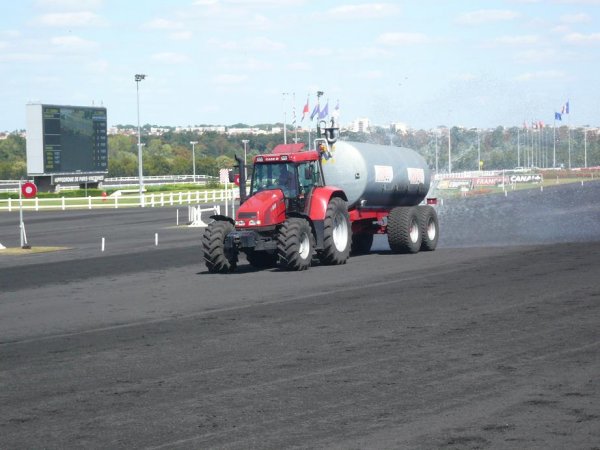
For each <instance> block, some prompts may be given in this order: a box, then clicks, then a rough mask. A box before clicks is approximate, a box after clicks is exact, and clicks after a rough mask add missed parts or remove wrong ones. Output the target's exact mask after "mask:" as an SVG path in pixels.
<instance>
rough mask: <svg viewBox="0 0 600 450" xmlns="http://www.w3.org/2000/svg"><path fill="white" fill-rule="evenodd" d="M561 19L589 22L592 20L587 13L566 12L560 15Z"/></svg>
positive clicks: (565, 21)
mask: <svg viewBox="0 0 600 450" xmlns="http://www.w3.org/2000/svg"><path fill="white" fill-rule="evenodd" d="M560 21H561V22H563V23H587V22H591V21H592V18H591V17H590V15H589V14H586V13H577V14H565V15H564V16H561V17H560Z"/></svg>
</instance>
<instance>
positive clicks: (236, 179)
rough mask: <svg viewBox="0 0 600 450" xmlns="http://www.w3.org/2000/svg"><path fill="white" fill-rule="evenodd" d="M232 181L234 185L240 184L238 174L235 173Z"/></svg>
mask: <svg viewBox="0 0 600 450" xmlns="http://www.w3.org/2000/svg"><path fill="white" fill-rule="evenodd" d="M233 182H234V183H235V185H236V186H239V185H240V174H239V173H236V174H235V176H234V177H233Z"/></svg>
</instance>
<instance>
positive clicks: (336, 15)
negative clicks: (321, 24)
mask: <svg viewBox="0 0 600 450" xmlns="http://www.w3.org/2000/svg"><path fill="white" fill-rule="evenodd" d="M399 12H400V8H399V7H398V5H395V4H393V3H361V4H357V5H342V6H337V7H335V8H331V9H330V10H328V11H327V12H326V15H327V16H328V17H329V18H331V19H336V20H344V19H360V20H364V19H378V18H382V17H389V16H391V15H395V14H397V13H399Z"/></svg>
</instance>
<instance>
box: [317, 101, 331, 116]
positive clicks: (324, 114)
mask: <svg viewBox="0 0 600 450" xmlns="http://www.w3.org/2000/svg"><path fill="white" fill-rule="evenodd" d="M328 115H329V100H327V103H325V108H323V109H322V110H321V112H320V113H319V119H324V118H325V117H327V116H328Z"/></svg>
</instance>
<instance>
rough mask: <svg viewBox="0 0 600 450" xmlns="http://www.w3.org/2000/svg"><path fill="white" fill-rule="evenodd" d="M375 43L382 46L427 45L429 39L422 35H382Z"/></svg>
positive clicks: (400, 33)
mask: <svg viewBox="0 0 600 450" xmlns="http://www.w3.org/2000/svg"><path fill="white" fill-rule="evenodd" d="M377 42H378V43H379V44H384V45H413V44H427V43H429V42H431V38H429V37H428V36H427V35H426V34H423V33H402V32H397V33H383V34H381V35H380V36H379V37H378V38H377Z"/></svg>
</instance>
